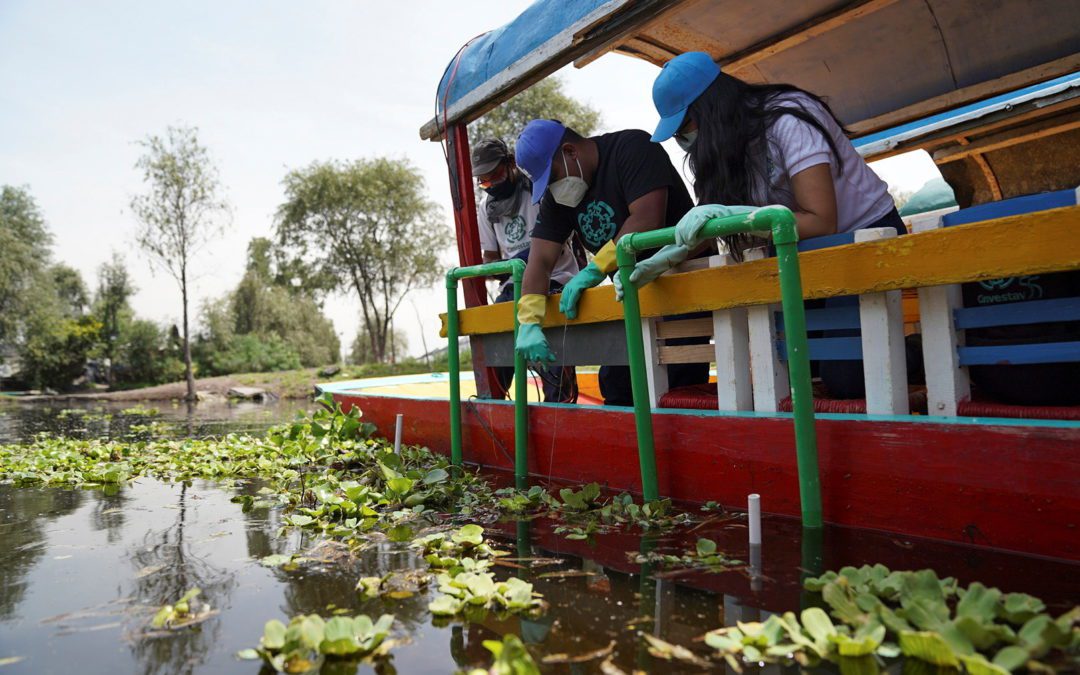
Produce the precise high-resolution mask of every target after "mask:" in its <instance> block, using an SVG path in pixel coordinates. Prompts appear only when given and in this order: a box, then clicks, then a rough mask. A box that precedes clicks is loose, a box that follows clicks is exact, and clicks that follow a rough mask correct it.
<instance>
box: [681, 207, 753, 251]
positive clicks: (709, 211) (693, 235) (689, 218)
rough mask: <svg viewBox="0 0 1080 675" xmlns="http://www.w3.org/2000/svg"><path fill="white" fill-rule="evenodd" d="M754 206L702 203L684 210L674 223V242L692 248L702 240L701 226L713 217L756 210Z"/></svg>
mask: <svg viewBox="0 0 1080 675" xmlns="http://www.w3.org/2000/svg"><path fill="white" fill-rule="evenodd" d="M757 209H758V207H756V206H724V205H723V204H702V205H701V206H695V207H694V208H692V209H690V210H689V211H687V212H686V215H685V216H683V217H682V218H680V219H679V222H678V223H677V224H676V225H675V243H676V244H681V245H683V246H685V247H686V248H687V249H691V250H692V249H693V248H694V247H696V246H697V245H698V244H700V243H701V242H702V241H704V240H703V239H702V238H701V228H703V227H705V223H707V222H709V221H710V220H712V219H713V218H723V217H724V216H733V215H736V214H739V213H752V212H754V211H757Z"/></svg>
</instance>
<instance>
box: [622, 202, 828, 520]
mask: <svg viewBox="0 0 1080 675" xmlns="http://www.w3.org/2000/svg"><path fill="white" fill-rule="evenodd" d="M769 231H771V232H772V236H773V243H774V245H775V246H776V249H777V262H778V266H779V273H780V297H781V302H782V307H783V313H784V333H785V335H786V342H787V350H788V367H789V373H790V379H791V399H792V408H793V410H794V411H795V453H796V459H797V464H798V468H799V497H800V500H801V503H802V515H803V526H804V527H808V528H819V527H821V526H822V509H821V480H820V477H819V476H820V474H819V470H818V458H817V435H816V433H815V429H814V402H813V395H812V392H811V384H810V359H809V353H808V347H807V342H806V312H805V309H804V307H803V295H802V281H801V279H800V276H799V256H798V251H797V244H798V241H799V236H798V232H797V231H796V229H795V215H794V214H793V213H792V212H791V211H790V210H788V209H786V208H783V207H766V208H762V209H758V210H757V211H755V212H753V213H751V214H746V215H734V216H726V217H723V218H714V219H712V220H710V221H709V222H708V223H706V224H705V227H704V228H702V234H701V236H702V237H719V236H724V235H728V234H737V233H741V232H769ZM674 242H675V228H665V229H662V230H652V231H651V232H638V233H635V234H629V235H626V236H625V237H623V238H622V239H620V240H619V244H618V252H617V258H616V259H617V260H618V263H619V276H620V279H621V281H622V286H623V320H624V322H625V326H626V346H627V354H628V358H629V361H630V385H631V388H632V390H633V392H634V424H635V426H636V427H637V436H638V458H639V461H640V468H641V486H642V492H643V493H644V494H645V495H646V499H657V498H658V495H657V493H656V454H655V447H654V441H653V430H652V410H651V408H650V406H649V402H648V401H649V399H648V384H647V380H646V371H645V368H646V364H645V347H644V344H643V342H642V338H641V306H640V304H639V302H638V293H637V289H636V288H635V287H634V285H633V284H631V283H630V273H631V272H632V271H633V268H634V264H635V263H636V259H637V252H638V251H643V250H647V249H651V248H656V247H659V246H665V245H667V244H672V243H674ZM650 494H653V495H655V496H652V497H650V496H649V495H650Z"/></svg>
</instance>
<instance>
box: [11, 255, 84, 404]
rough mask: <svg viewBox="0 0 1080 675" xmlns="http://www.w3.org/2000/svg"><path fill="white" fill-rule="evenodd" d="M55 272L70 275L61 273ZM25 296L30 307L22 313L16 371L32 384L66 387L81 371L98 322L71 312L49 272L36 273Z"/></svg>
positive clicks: (56, 387) (55, 387) (57, 387)
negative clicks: (36, 277)
mask: <svg viewBox="0 0 1080 675" xmlns="http://www.w3.org/2000/svg"><path fill="white" fill-rule="evenodd" d="M50 272H51V271H50ZM59 276H60V277H61V278H70V277H67V275H66V274H64V273H61V274H60V275H59ZM80 281H81V280H80ZM28 300H29V303H30V307H31V309H30V310H29V311H28V313H27V314H25V315H24V316H23V317H22V320H23V325H22V333H23V338H22V340H21V341H20V343H19V359H20V361H21V371H20V375H21V377H22V379H23V380H25V381H26V383H27V384H29V385H30V386H31V387H34V388H42V387H50V388H53V389H66V388H68V387H69V386H71V383H72V382H73V381H74V380H75V379H76V378H78V377H79V376H81V375H82V374H83V369H84V368H85V366H86V360H87V357H88V356H89V355H90V351H91V350H92V349H93V348H94V345H96V344H97V342H98V336H99V334H100V331H101V324H100V323H98V322H97V320H95V319H94V318H93V317H91V316H81V315H77V314H73V313H72V312H71V306H70V305H69V304H68V301H67V299H66V298H62V297H61V295H60V294H59V293H58V292H57V288H56V284H55V281H54V278H53V275H52V274H51V273H50V274H45V275H41V276H39V277H38V279H37V282H36V283H35V285H34V286H33V287H32V288H31V289H30V291H29V294H28Z"/></svg>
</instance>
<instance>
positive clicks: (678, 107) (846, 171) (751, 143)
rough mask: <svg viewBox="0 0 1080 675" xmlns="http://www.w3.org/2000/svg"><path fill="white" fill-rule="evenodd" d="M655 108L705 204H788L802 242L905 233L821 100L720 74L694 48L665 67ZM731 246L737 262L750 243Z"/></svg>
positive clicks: (882, 188) (702, 212) (663, 136)
mask: <svg viewBox="0 0 1080 675" xmlns="http://www.w3.org/2000/svg"><path fill="white" fill-rule="evenodd" d="M653 102H654V103H655V104H656V108H657V111H658V112H659V113H660V115H661V120H660V124H659V125H658V126H657V128H656V133H654V134H653V137H652V140H653V141H656V142H660V141H664V140H667V139H668V138H671V137H672V136H674V137H675V140H676V142H678V143H679V145H680V147H682V148H683V149H684V150H685V151H686V153H687V161H688V163H689V166H690V170H691V171H692V172H693V175H694V192H695V193H696V196H697V200H698V204H699V205H710V204H743V205H748V206H765V205H769V204H783V205H784V206H787V207H788V208H790V209H791V210H792V211H794V212H795V221H796V224H797V227H798V230H799V237H800V238H801V239H809V238H811V237H820V236H824V235H829V234H835V233H837V232H850V231H852V230H859V229H863V228H867V227H895V228H896V229H897V230H898V231H899V232H903V231H904V225H903V222H902V221H901V220H900V215H899V214H898V213H897V212H896V208H895V206H894V205H893V201H892V197H891V196H890V195H889V192H888V186H887V185H886V184H885V182H884V181H882V180H881V179H880V178H878V177H877V175H876V174H874V172H873V171H871V170H870V167H868V166H867V165H866V162H865V161H864V160H863V159H862V157H860V156H859V154H858V152H856V151H855V147H854V146H853V145H852V144H851V141H849V140H848V138H847V136H846V134H845V132H844V128H843V126H842V125H841V124H840V122H839V120H837V119H836V116H835V115H833V113H832V111H831V110H830V109H829V106H828V105H827V104H826V103H825V101H823V100H822V99H821V98H819V97H818V96H815V95H814V94H811V93H810V92H807V91H803V90H802V89H799V88H798V87H794V86H792V85H789V84H749V83H747V82H744V81H742V80H740V79H738V78H736V77H732V76H731V75H728V74H726V73H723V72H721V70H720V67H719V66H717V65H716V63H715V62H713V60H712V58H711V57H709V55H708V54H705V53H704V52H689V53H686V54H682V55H680V56H677V57H675V58H674V59H672V60H671V61H669V62H668V63H667V64H666V65H665V66H664V69H663V70H662V71H661V73H660V75H659V76H658V77H657V78H656V82H655V84H654V85H653ZM708 211H709V210H708V209H706V208H704V207H701V208H700V209H699V210H698V212H697V213H696V214H694V215H693V216H691V214H687V217H686V219H685V220H700V219H701V218H702V217H704V216H707V213H708ZM710 217H711V216H710ZM705 219H706V220H708V217H706V218H705ZM684 229H686V228H685V227H684ZM728 244H729V247H730V249H731V252H732V253H733V254H734V255H735V256H736V257H739V256H741V254H742V252H743V250H745V248H746V246H747V240H746V239H745V237H743V238H735V239H732V240H731V241H729V242H728Z"/></svg>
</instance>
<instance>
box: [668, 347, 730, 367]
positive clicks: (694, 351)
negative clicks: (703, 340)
mask: <svg viewBox="0 0 1080 675" xmlns="http://www.w3.org/2000/svg"><path fill="white" fill-rule="evenodd" d="M657 351H659V352H660V363H661V364H664V365H666V364H669V363H711V362H712V360H713V359H714V358H715V357H716V354H715V353H714V352H713V346H712V345H711V344H704V345H674V346H667V345H663V346H661V347H660V348H659V349H658V350H657Z"/></svg>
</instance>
